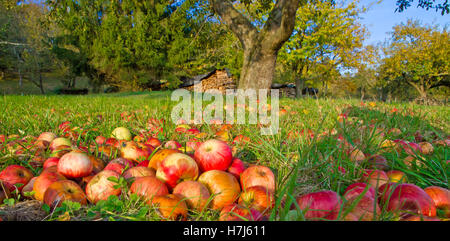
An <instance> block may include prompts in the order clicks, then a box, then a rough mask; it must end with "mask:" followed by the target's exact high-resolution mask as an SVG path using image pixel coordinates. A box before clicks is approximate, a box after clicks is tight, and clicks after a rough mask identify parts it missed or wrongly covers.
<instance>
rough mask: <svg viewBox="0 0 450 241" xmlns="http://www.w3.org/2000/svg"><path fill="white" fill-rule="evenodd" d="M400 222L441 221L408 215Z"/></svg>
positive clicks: (434, 218) (435, 218)
mask: <svg viewBox="0 0 450 241" xmlns="http://www.w3.org/2000/svg"><path fill="white" fill-rule="evenodd" d="M401 221H441V220H440V219H439V218H438V217H428V216H422V215H413V214H408V215H406V216H405V217H402V219H401Z"/></svg>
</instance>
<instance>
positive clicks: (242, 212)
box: [219, 203, 262, 221]
mask: <svg viewBox="0 0 450 241" xmlns="http://www.w3.org/2000/svg"><path fill="white" fill-rule="evenodd" d="M261 218H262V214H261V213H260V212H258V210H256V209H253V208H247V207H244V206H242V205H239V204H235V203H233V204H229V205H227V206H225V207H224V208H223V209H222V210H221V212H220V217H219V221H260V220H261Z"/></svg>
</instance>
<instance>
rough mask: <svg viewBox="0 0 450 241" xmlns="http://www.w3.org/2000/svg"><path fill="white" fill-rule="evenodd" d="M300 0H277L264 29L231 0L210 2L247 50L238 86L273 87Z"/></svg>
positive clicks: (250, 87)
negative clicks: (283, 48) (256, 25)
mask: <svg viewBox="0 0 450 241" xmlns="http://www.w3.org/2000/svg"><path fill="white" fill-rule="evenodd" d="M299 2H300V0H278V1H277V2H276V3H275V6H274V7H273V9H272V11H271V12H270V14H269V17H268V19H267V21H266V23H265V25H264V27H263V29H262V30H261V31H258V29H257V28H256V27H255V26H254V25H253V24H252V23H251V22H250V20H249V19H247V18H246V17H245V16H244V15H243V14H242V13H240V12H239V11H237V10H236V9H235V8H234V7H233V3H232V1H229V0H227V1H224V0H212V1H210V3H211V6H212V8H213V10H214V12H215V13H216V14H217V15H219V16H220V17H221V18H222V19H223V20H224V21H225V23H226V24H227V26H228V27H229V28H230V29H231V31H232V32H233V34H234V35H236V36H237V38H238V39H239V41H240V42H241V44H242V47H243V49H244V61H243V66H242V70H241V77H240V80H239V84H238V88H239V89H255V90H257V89H270V86H271V85H272V81H273V77H274V72H275V66H276V62H277V55H278V51H279V50H280V49H281V47H282V46H283V44H284V43H285V42H286V41H287V40H288V39H289V37H290V36H291V34H292V31H293V30H294V26H295V14H296V12H297V9H298V8H299Z"/></svg>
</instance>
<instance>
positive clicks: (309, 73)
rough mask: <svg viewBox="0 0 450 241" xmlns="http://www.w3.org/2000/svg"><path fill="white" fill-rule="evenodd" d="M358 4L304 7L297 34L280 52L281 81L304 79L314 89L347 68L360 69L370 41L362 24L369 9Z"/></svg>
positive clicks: (327, 3)
mask: <svg viewBox="0 0 450 241" xmlns="http://www.w3.org/2000/svg"><path fill="white" fill-rule="evenodd" d="M358 3H359V1H356V0H355V1H352V2H350V3H348V4H341V5H337V4H336V3H332V2H330V1H325V0H320V1H309V2H308V4H306V5H304V6H302V7H300V9H299V10H298V14H297V20H296V26H295V30H294V33H293V35H292V36H291V38H290V39H289V40H288V42H287V43H286V44H285V45H284V47H283V48H282V50H281V51H280V56H279V66H278V73H280V75H281V78H282V79H281V80H280V81H290V82H296V81H298V80H299V79H301V80H303V81H304V82H305V83H306V84H307V85H309V86H314V85H316V84H317V82H319V83H320V82H324V81H329V80H330V79H332V78H333V77H336V76H339V75H340V71H341V70H343V69H345V68H355V67H358V65H359V63H360V61H361V59H362V56H363V50H364V49H363V48H362V47H363V41H364V39H365V38H366V29H365V28H364V27H363V26H361V25H360V24H359V23H358V20H359V18H360V14H361V13H363V12H364V11H365V9H363V8H358V6H357V5H358ZM283 75H284V76H283Z"/></svg>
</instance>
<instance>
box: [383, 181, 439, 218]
mask: <svg viewBox="0 0 450 241" xmlns="http://www.w3.org/2000/svg"><path fill="white" fill-rule="evenodd" d="M380 188H382V187H380ZM392 189H393V190H392ZM391 190H392V193H390V191H391ZM382 200H383V201H385V202H387V210H388V211H391V212H405V211H407V212H412V213H417V214H421V215H425V216H430V217H434V216H436V206H435V204H434V201H433V199H431V197H430V196H429V195H428V194H427V193H426V192H425V191H424V190H423V189H421V188H420V187H418V186H416V185H414V184H409V183H403V184H399V185H397V186H396V187H395V186H392V185H391V186H389V187H388V188H387V192H385V195H383V196H382Z"/></svg>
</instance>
